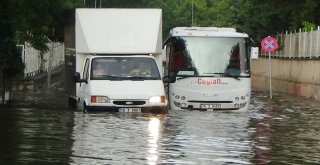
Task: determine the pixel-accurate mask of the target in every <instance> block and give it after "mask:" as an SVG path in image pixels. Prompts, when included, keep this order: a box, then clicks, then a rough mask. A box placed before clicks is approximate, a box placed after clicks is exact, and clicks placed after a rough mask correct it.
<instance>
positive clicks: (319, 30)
mask: <svg viewBox="0 0 320 165" xmlns="http://www.w3.org/2000/svg"><path fill="white" fill-rule="evenodd" d="M319 32H320V26H318V30H317V49H316V54H317V57H319V54H320V53H319Z"/></svg>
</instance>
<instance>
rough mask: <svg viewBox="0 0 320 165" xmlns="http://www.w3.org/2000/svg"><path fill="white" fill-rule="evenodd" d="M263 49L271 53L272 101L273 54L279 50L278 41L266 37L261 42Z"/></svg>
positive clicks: (270, 83)
mask: <svg viewBox="0 0 320 165" xmlns="http://www.w3.org/2000/svg"><path fill="white" fill-rule="evenodd" d="M261 48H262V49H263V50H264V51H265V52H268V53H269V91H270V99H272V69H271V66H272V64H271V52H274V51H275V50H276V49H277V48H278V41H277V40H276V39H275V38H273V37H270V36H268V37H265V38H264V39H263V40H262V41H261Z"/></svg>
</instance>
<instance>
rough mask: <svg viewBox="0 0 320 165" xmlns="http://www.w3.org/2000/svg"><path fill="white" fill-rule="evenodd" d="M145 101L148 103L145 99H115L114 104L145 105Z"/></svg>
mask: <svg viewBox="0 0 320 165" xmlns="http://www.w3.org/2000/svg"><path fill="white" fill-rule="evenodd" d="M145 103H146V102H145V101H130V100H126V101H113V104H116V105H143V104H145Z"/></svg>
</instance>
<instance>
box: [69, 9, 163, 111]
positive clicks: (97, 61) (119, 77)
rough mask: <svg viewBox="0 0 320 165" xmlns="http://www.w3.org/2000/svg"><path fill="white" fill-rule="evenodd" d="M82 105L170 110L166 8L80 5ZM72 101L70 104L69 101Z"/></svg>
mask: <svg viewBox="0 0 320 165" xmlns="http://www.w3.org/2000/svg"><path fill="white" fill-rule="evenodd" d="M75 17H76V18H75V28H76V30H75V51H76V52H75V53H76V55H75V56H76V65H75V66H76V73H75V75H74V81H75V85H76V93H75V94H74V95H73V96H71V97H70V98H69V101H70V100H71V104H74V106H75V105H76V106H77V107H78V108H79V109H81V110H84V111H87V110H106V111H120V112H151V113H166V112H167V108H166V107H167V99H166V97H165V90H164V85H163V82H162V76H161V75H162V73H161V72H162V66H161V65H162V57H161V51H162V10H161V9H76V12H75ZM69 104H70V103H69Z"/></svg>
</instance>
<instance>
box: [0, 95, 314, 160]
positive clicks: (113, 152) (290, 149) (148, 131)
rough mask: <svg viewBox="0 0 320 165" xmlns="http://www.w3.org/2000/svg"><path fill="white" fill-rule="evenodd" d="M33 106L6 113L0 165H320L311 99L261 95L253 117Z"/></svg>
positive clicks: (0, 120)
mask: <svg viewBox="0 0 320 165" xmlns="http://www.w3.org/2000/svg"><path fill="white" fill-rule="evenodd" d="M48 100H50V99H48ZM34 103H35V102H33V103H32V105H31V106H29V107H24V105H26V103H23V104H19V105H23V106H22V107H21V106H20V107H8V108H3V107H1V113H0V146H1V149H0V164H50V163H51V164H75V165H81V164H85V165H88V164H150V165H154V164H215V165H227V164H320V155H319V152H320V145H319V144H320V136H319V132H320V129H319V125H320V120H319V118H320V113H319V110H320V108H319V107H320V106H319V104H315V103H314V102H312V101H310V100H308V99H302V98H295V97H291V96H290V97H289V96H285V95H280V94H278V95H274V99H273V100H270V99H269V97H268V94H267V93H263V92H260V93H258V92H256V93H254V95H253V99H252V102H251V104H250V112H249V113H221V112H199V111H170V112H169V114H165V115H156V114H141V113H105V112H101V113H88V114H83V113H82V112H78V111H72V110H70V109H66V108H64V107H59V106H52V107H51V105H52V104H46V105H47V106H45V105H44V104H42V106H33V105H34ZM39 107H41V108H39Z"/></svg>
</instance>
